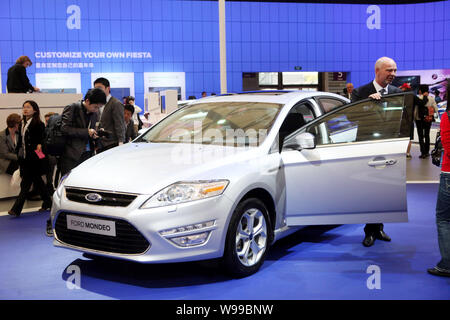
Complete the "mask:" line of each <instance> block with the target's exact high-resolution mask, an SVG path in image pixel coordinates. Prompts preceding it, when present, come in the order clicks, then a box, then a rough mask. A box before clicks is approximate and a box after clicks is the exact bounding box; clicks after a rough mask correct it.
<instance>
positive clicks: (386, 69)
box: [375, 57, 397, 88]
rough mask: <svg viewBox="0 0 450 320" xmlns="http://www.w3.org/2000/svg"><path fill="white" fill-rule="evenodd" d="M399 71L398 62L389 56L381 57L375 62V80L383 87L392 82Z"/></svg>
mask: <svg viewBox="0 0 450 320" xmlns="http://www.w3.org/2000/svg"><path fill="white" fill-rule="evenodd" d="M396 73H397V64H396V63H395V61H394V60H392V59H391V58H388V57H381V58H380V59H378V60H377V62H375V81H376V82H377V83H378V84H379V85H380V86H382V87H383V88H384V87H386V86H387V85H388V84H390V83H391V82H392V81H393V80H394V78H395V75H396Z"/></svg>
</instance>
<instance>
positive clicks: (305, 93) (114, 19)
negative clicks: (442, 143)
mask: <svg viewBox="0 0 450 320" xmlns="http://www.w3.org/2000/svg"><path fill="white" fill-rule="evenodd" d="M445 12H450V0H445V1H423V2H420V1H408V2H406V3H402V4H398V3H396V2H395V1H381V3H380V4H373V3H372V1H337V2H335V3H331V2H326V1H320V2H319V3H317V2H313V1H311V2H307V1H295V2H294V1H272V2H269V1H253V0H249V1H224V0H219V1H213V0H211V1H194V0H171V1H166V0H151V1H144V0H130V1H123V0H111V1H108V2H107V3H106V2H105V1H84V0H73V1H71V2H70V3H68V2H64V1H55V0H53V1H47V0H45V1H44V0H16V1H0V82H1V84H0V130H4V128H5V127H6V126H5V124H6V118H7V117H8V115H10V114H11V113H17V114H19V115H22V105H23V103H24V102H25V101H27V100H33V101H35V102H36V103H37V104H38V106H39V108H40V114H41V120H44V116H45V114H47V113H49V112H54V113H58V114H61V113H62V111H63V109H64V108H65V107H66V106H68V105H70V104H72V103H74V102H76V101H80V100H82V99H83V97H84V95H85V94H86V92H88V90H89V89H91V88H92V87H93V86H94V81H95V80H96V79H98V78H106V79H107V80H108V81H109V83H110V84H111V86H110V89H111V91H110V92H111V95H112V96H113V97H115V98H117V99H118V100H119V101H121V102H122V101H123V98H125V97H130V96H132V97H133V99H131V100H133V101H135V105H136V106H138V107H139V108H140V109H142V111H141V113H140V115H139V116H140V117H141V118H140V119H142V121H143V128H144V130H141V131H140V132H139V135H138V137H137V138H136V139H135V140H131V142H129V143H123V144H122V143H117V144H115V145H116V147H114V148H111V149H107V150H99V149H95V150H96V152H97V153H93V155H92V157H90V154H89V157H87V158H83V157H81V156H80V157H79V159H83V160H84V161H83V162H81V163H80V164H78V166H75V167H74V168H72V170H68V172H67V174H64V175H63V177H62V178H61V179H60V180H59V184H58V185H54V189H55V192H54V193H53V198H52V201H53V202H52V206H51V208H50V209H49V210H46V209H48V208H40V205H41V202H36V204H34V202H33V203H32V207H31V208H27V211H24V212H23V214H19V215H16V216H13V214H11V213H10V212H8V210H10V209H11V207H12V204H13V203H14V201H15V199H16V197H17V195H18V194H19V192H20V187H19V186H18V185H11V176H9V175H7V174H0V206H1V208H2V210H0V261H4V263H0V283H1V285H0V299H4V300H11V299H19V300H20V299H33V300H34V299H49V300H52V299H55V300H59V299H63V300H65V299H67V300H72V299H73V300H89V299H149V300H158V299H167V300H177V301H183V300H185V299H187V300H201V299H202V300H254V299H257V300H258V299H260V300H297V299H302V300H303V299H304V300H309V299H317V300H321V299H330V300H339V299H347V300H349V299H350V300H360V299H362V300H397V299H402V300H415V299H435V300H441V299H444V300H449V299H450V295H449V292H448V287H449V284H450V283H449V282H448V280H447V279H444V278H441V277H434V276H432V275H430V274H427V268H431V267H433V266H434V265H435V264H436V262H438V261H439V259H440V251H439V245H438V241H437V234H436V218H435V208H436V196H437V193H438V187H439V176H440V168H439V167H437V166H434V165H433V164H432V163H431V161H430V159H429V158H428V159H425V158H424V159H422V158H420V159H419V157H418V155H419V150H418V149H419V146H418V139H417V137H418V135H417V131H416V130H414V138H413V139H412V140H413V147H412V151H411V153H412V154H413V157H412V159H411V157H408V158H407V157H406V150H407V147H408V143H409V142H410V138H409V137H410V128H411V125H413V126H414V124H413V115H414V113H413V108H414V103H413V95H416V94H417V93H418V91H417V90H418V88H419V86H420V85H428V86H429V87H430V96H433V97H434V98H435V100H436V102H437V103H438V108H439V114H437V115H435V121H434V123H433V124H432V127H431V134H430V139H431V142H432V143H433V142H434V140H435V138H436V134H437V132H438V130H439V125H440V119H441V118H440V116H441V115H442V114H443V112H444V110H445V109H446V107H447V103H446V101H445V100H446V99H447V98H448V92H447V91H446V88H447V86H448V82H449V79H450V69H449V61H450V50H447V48H446V47H445V44H448V43H449V41H450V39H449V35H450V27H449V26H450V16H449V15H446V14H445ZM424 13H426V14H424ZM22 55H26V56H28V57H30V59H31V61H32V65H30V66H28V67H26V75H27V76H28V78H29V80H30V83H31V84H32V85H33V86H36V87H38V88H39V89H40V92H35V93H26V94H25V93H23V94H21V93H7V91H8V90H7V85H6V83H7V78H8V70H9V68H10V67H11V66H13V65H14V64H15V61H16V59H17V58H18V57H19V56H22ZM386 56H387V57H389V58H392V59H393V60H394V61H395V63H396V67H397V70H396V78H395V79H394V81H393V82H392V85H394V86H396V87H401V86H402V85H403V84H408V85H409V86H410V87H411V88H412V92H410V93H392V92H389V94H388V95H387V96H385V97H383V98H382V101H375V100H374V99H369V98H363V99H361V100H359V101H354V102H353V103H352V102H351V101H350V99H349V96H348V95H347V94H346V93H347V91H346V90H347V87H346V86H347V84H349V83H351V84H353V87H354V88H358V87H362V86H364V85H365V84H370V83H371V82H372V81H373V79H374V76H375V74H374V64H375V62H376V61H377V59H379V58H380V57H386ZM100 93H101V92H100ZM102 95H103V94H102ZM134 99H135V100H134ZM103 110H104V109H103ZM103 110H102V112H103ZM163 119H164V120H163ZM161 120H163V121H161ZM86 123H89V122H86ZM124 123H125V122H124ZM156 123H158V125H156V126H155V127H153V128H151V127H152V126H153V125H155V124H156ZM134 124H135V125H136V123H134ZM83 128H86V127H83ZM147 128H151V129H150V130H147ZM118 131H119V130H118ZM85 132H86V131H84V133H85ZM91 133H92V132H91ZM108 134H110V133H108ZM99 145H100V144H99ZM84 146H86V148H84ZM93 146H94V143H91V141H89V140H86V141H83V143H82V144H81V147H82V148H81V149H83V150H82V155H86V151H89V152H91V151H93V150H94V148H95V147H94V148H93ZM431 148H432V147H431ZM81 149H80V150H81ZM105 149H106V148H105ZM100 151H101V152H100ZM30 203H31V202H30ZM34 206H36V207H34ZM39 209H42V210H39ZM13 213H14V212H13ZM49 218H50V219H49ZM47 221H48V224H47ZM46 224H47V230H45V228H46ZM365 224H368V225H373V224H377V225H378V228H379V229H378V232H379V233H377V236H375V233H374V234H373V235H372V236H373V238H374V239H373V242H372V243H371V245H366V244H364V240H363V239H365V237H366V236H367V234H366V228H365ZM380 224H381V226H380ZM383 224H384V229H383ZM46 231H47V233H46ZM382 232H386V233H388V234H389V236H390V237H391V238H392V239H391V238H390V237H387V238H386V237H385V238H383V237H380V235H381V234H382ZM46 235H47V236H46ZM375 240H376V241H375ZM5 261H7V263H6V262H5ZM44 289H45V290H44ZM202 310H203V309H202ZM211 311H212V310H211ZM182 312H189V311H186V309H182ZM205 312H206V310H205ZM205 314H206V313H205ZM178 315H179V314H178ZM168 317H169V318H170V315H168Z"/></svg>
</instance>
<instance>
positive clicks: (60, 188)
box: [56, 172, 70, 199]
mask: <svg viewBox="0 0 450 320" xmlns="http://www.w3.org/2000/svg"><path fill="white" fill-rule="evenodd" d="M69 174H70V172H69V173H67V174H65V175H63V176H62V177H61V179H59V183H58V188H56V195H57V196H58V198H60V199H61V196H62V193H63V190H64V180H66V179H67V177H68V176H69Z"/></svg>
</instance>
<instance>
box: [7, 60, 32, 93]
mask: <svg viewBox="0 0 450 320" xmlns="http://www.w3.org/2000/svg"><path fill="white" fill-rule="evenodd" d="M6 87H7V88H8V93H27V92H28V91H34V88H33V86H32V85H31V83H30V79H28V76H27V71H26V69H25V67H24V66H23V65H21V64H20V63H16V64H15V65H13V66H12V67H11V68H9V70H8V79H7V81H6Z"/></svg>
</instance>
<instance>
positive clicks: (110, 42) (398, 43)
mask: <svg viewBox="0 0 450 320" xmlns="http://www.w3.org/2000/svg"><path fill="white" fill-rule="evenodd" d="M70 5H77V6H79V8H80V10H81V29H73V30H71V29H68V27H67V24H66V23H67V20H68V18H69V16H70V14H68V13H67V9H68V7H69V6H70ZM368 8H369V5H338V4H321V3H309V4H307V3H270V2H261V3H255V2H252V3H249V2H226V19H227V22H226V23H227V24H226V32H227V63H228V91H241V90H242V72H259V71H294V67H295V66H302V68H303V69H302V70H304V71H347V72H351V76H350V77H351V81H352V82H354V83H355V85H360V84H363V83H365V82H368V81H370V80H371V79H372V77H373V64H374V62H375V60H376V59H377V58H378V57H380V56H384V55H387V56H390V57H392V58H394V59H395V60H396V61H397V63H398V69H399V70H406V69H438V68H450V65H449V61H450V45H449V44H448V43H450V42H449V40H450V16H449V15H446V14H445V13H446V12H450V1H439V2H433V3H424V4H410V5H403V4H402V5H380V6H378V8H379V9H380V17H379V18H380V28H379V29H369V28H368V26H367V21H368V20H370V15H371V13H368ZM41 51H43V52H46V51H49V52H53V51H59V52H66V51H75V52H77V51H82V52H99V51H100V52H110V51H114V52H128V51H131V52H140V51H144V52H150V53H151V55H152V58H150V59H135V58H104V59H96V58H92V59H89V58H84V57H83V58H81V59H64V58H52V59H42V58H37V57H36V56H35V52H41ZM20 55H28V56H30V57H31V59H32V60H33V62H34V64H33V66H31V67H30V68H29V69H28V74H29V76H30V79H31V81H32V82H33V83H34V75H35V73H36V72H80V73H81V74H82V90H83V92H85V91H86V90H87V89H88V88H89V87H90V86H91V85H92V84H91V83H90V73H91V72H134V73H135V91H136V99H137V104H138V105H143V94H144V84H143V73H144V72H154V71H167V72H172V71H173V72H182V71H184V72H186V88H187V91H186V96H190V95H196V96H197V97H199V96H200V94H201V92H202V91H207V92H209V93H210V92H215V93H219V92H220V79H219V72H220V66H219V26H218V4H217V1H190V0H151V1H144V0H108V1H107V0H90V1H88V0H70V1H69V0H66V1H62V0H45V1H44V0H4V1H0V57H1V67H2V69H1V70H2V80H3V83H2V89H3V91H6V88H5V86H6V73H7V70H8V68H9V67H10V66H11V65H12V64H13V63H14V61H15V60H16V59H17V57H18V56H20ZM68 62H83V63H92V64H93V66H92V67H87V68H86V67H83V68H78V67H76V68H70V69H68V68H61V67H57V68H54V67H52V66H51V65H50V67H49V68H47V67H46V68H40V67H39V68H38V67H37V63H68Z"/></svg>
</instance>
